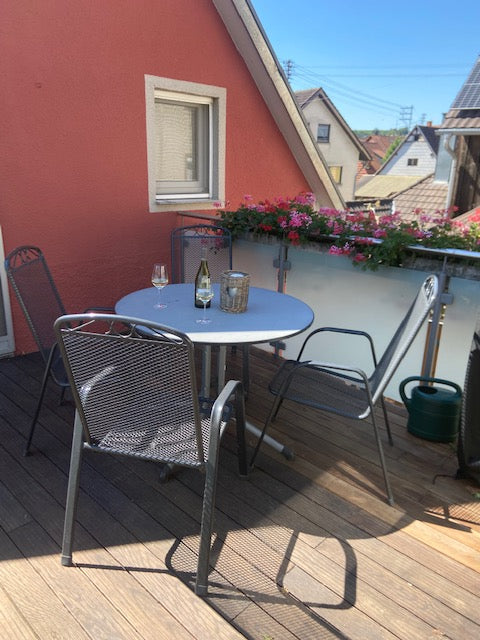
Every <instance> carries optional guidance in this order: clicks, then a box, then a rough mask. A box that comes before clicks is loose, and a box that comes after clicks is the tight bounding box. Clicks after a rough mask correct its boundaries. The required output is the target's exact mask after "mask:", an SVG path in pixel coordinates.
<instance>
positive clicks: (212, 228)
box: [171, 224, 250, 393]
mask: <svg viewBox="0 0 480 640" xmlns="http://www.w3.org/2000/svg"><path fill="white" fill-rule="evenodd" d="M205 250H206V257H207V262H208V268H209V271H210V277H211V280H212V282H220V279H221V275H222V272H223V271H229V270H231V269H232V235H231V233H230V231H229V229H226V228H225V227H221V226H219V225H213V224H196V225H188V226H184V227H177V228H176V229H173V231H172V233H171V255H172V282H173V283H182V282H195V276H196V274H197V270H198V267H199V265H200V261H201V258H202V255H203V252H204V251H205ZM205 348H206V349H207V352H208V351H209V349H210V347H205ZM234 349H236V347H234ZM248 353H249V347H248V345H247V344H245V345H242V354H243V360H242V367H243V371H242V379H243V386H244V390H245V393H248V386H249V379H250V372H249V364H248Z"/></svg>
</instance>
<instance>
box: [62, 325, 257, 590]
mask: <svg viewBox="0 0 480 640" xmlns="http://www.w3.org/2000/svg"><path fill="white" fill-rule="evenodd" d="M140 322H141V326H140V327H139V326H138V325H139V323H140ZM55 331H56V336H57V343H58V344H59V348H60V352H61V354H62V357H63V361H64V363H65V368H66V371H67V374H68V379H69V381H70V384H71V389H72V394H73V397H74V400H75V407H76V412H75V420H74V435H73V442H72V453H71V463H70V473H69V481H68V493H67V505H66V513H65V525H64V535H63V545H62V564H63V565H67V566H68V565H71V564H72V547H73V533H74V522H75V517H76V506H77V497H78V488H79V479H80V467H81V461H82V454H83V451H84V450H85V449H88V450H92V451H96V452H103V453H109V454H118V455H121V456H130V457H134V458H140V459H143V460H151V461H156V462H160V463H164V464H167V465H175V466H182V467H189V468H192V469H197V470H198V471H200V472H203V473H204V474H205V487H204V493H203V509H202V521H201V534H200V550H199V555H198V564H197V576H196V586H195V591H196V593H197V594H198V595H206V594H207V590H208V566H209V557H210V545H211V536H212V527H213V515H214V503H215V488H216V479H217V467H218V455H219V448H220V440H221V438H222V436H223V434H224V431H225V428H226V426H227V424H228V423H229V422H230V420H231V419H232V418H234V419H235V422H236V432H237V451H238V459H239V473H240V475H242V476H246V475H247V461H246V450H245V408H244V398H243V389H242V383H241V382H239V381H234V380H231V381H229V382H228V383H227V384H226V385H225V387H224V389H223V390H222V391H221V393H220V394H219V395H218V397H217V399H216V400H215V401H214V402H211V403H210V404H209V405H208V406H207V405H206V403H205V402H202V403H201V404H200V403H199V400H198V393H197V387H196V378H195V362H194V350H193V343H192V342H191V341H190V340H189V339H188V337H187V336H185V335H184V334H181V333H179V332H177V331H174V330H172V329H171V328H169V327H162V326H161V325H158V324H155V323H151V322H147V321H144V320H141V321H140V320H138V319H132V318H128V317H124V316H116V315H114V314H81V315H70V316H62V317H61V318H59V319H57V321H56V322H55ZM232 397H233V398H234V402H233V406H232V403H231V402H230V400H231V398H232Z"/></svg>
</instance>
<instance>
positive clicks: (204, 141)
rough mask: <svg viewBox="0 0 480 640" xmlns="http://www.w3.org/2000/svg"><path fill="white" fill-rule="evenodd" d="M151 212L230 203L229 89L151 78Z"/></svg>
mask: <svg viewBox="0 0 480 640" xmlns="http://www.w3.org/2000/svg"><path fill="white" fill-rule="evenodd" d="M145 98H146V123H147V161H148V191H149V203H150V211H163V210H171V209H172V204H174V205H175V210H177V211H188V210H192V209H195V210H197V209H211V208H212V204H213V202H215V201H218V200H220V201H223V200H224V199H225V120H226V89H224V88H222V87H214V86H211V85H202V84H197V83H194V82H186V81H181V80H173V79H171V78H160V77H157V76H148V75H147V76H145Z"/></svg>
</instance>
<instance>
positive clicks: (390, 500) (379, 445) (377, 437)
mask: <svg viewBox="0 0 480 640" xmlns="http://www.w3.org/2000/svg"><path fill="white" fill-rule="evenodd" d="M370 413H371V416H372V425H373V431H374V433H375V440H376V441H377V448H378V455H379V457H380V464H381V465H382V471H383V479H384V482H385V489H386V492H387V498H388V504H389V505H390V506H393V505H394V500H393V494H392V490H391V488H390V481H389V479H388V473H387V465H386V464H385V456H384V454H383V446H382V440H381V438H380V433H379V431H378V426H377V421H376V419H375V414H374V412H373V409H372V411H371V412H370Z"/></svg>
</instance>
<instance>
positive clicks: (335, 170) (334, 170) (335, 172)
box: [329, 166, 342, 184]
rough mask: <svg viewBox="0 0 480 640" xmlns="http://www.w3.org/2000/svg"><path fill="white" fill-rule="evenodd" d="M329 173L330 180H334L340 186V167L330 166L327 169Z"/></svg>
mask: <svg viewBox="0 0 480 640" xmlns="http://www.w3.org/2000/svg"><path fill="white" fill-rule="evenodd" d="M329 169H330V173H331V174H332V178H333V179H334V180H335V182H336V183H337V184H340V183H341V181H342V167H340V166H332V167H329Z"/></svg>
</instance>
